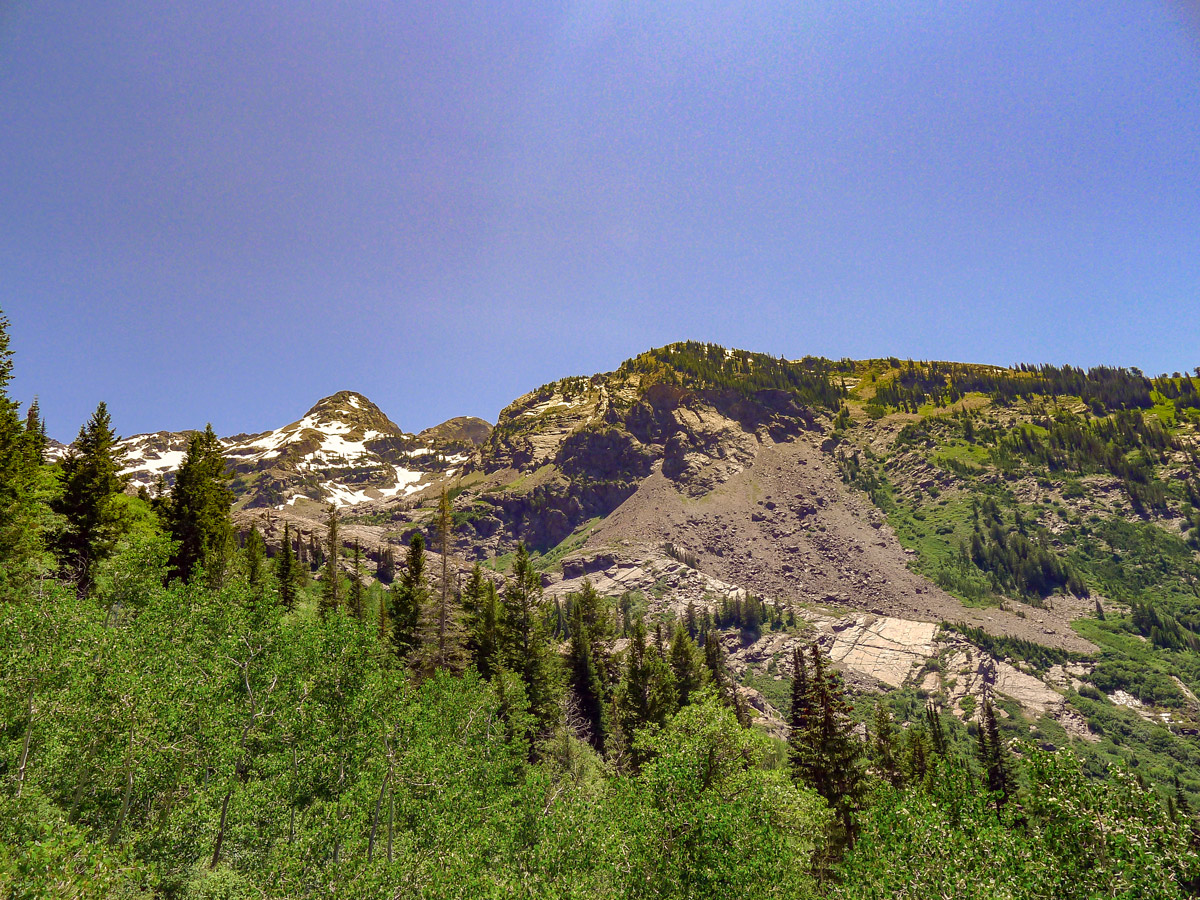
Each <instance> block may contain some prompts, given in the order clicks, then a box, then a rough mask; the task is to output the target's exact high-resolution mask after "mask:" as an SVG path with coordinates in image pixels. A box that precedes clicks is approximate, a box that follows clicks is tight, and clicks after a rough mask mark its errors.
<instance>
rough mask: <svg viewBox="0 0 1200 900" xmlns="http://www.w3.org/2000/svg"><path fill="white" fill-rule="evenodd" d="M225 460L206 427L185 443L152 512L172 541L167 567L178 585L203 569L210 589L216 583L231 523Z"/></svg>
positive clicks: (220, 575) (226, 555)
mask: <svg viewBox="0 0 1200 900" xmlns="http://www.w3.org/2000/svg"><path fill="white" fill-rule="evenodd" d="M228 483H229V476H228V474H227V473H226V470H225V455H224V453H223V451H222V449H221V442H220V440H218V439H217V436H216V434H215V433H214V432H213V429H212V425H209V426H207V427H206V428H205V429H204V431H203V432H197V433H196V434H195V435H193V436H192V439H191V441H189V443H188V449H187V455H186V456H185V457H184V460H183V465H182V466H180V468H179V471H178V472H177V473H176V475H175V485H174V486H173V487H172V488H171V493H170V495H169V496H167V497H160V498H159V503H158V507H159V510H160V513H161V515H162V518H163V521H164V522H165V523H166V525H167V528H168V529H169V530H170V532H171V537H172V538H173V539H174V540H175V541H176V542H177V546H176V550H175V553H174V555H173V556H172V557H171V566H172V568H173V569H174V570H175V573H176V574H177V575H178V576H179V577H180V578H182V579H183V580H185V581H187V580H189V579H190V578H191V577H192V575H193V574H195V572H196V571H197V570H198V569H203V570H204V572H205V574H206V576H207V579H208V581H209V583H210V584H213V585H218V584H221V583H222V582H223V581H224V579H225V569H226V567H227V566H228V564H229V558H230V555H231V553H232V548H233V523H232V522H231V521H230V519H229V509H230V507H231V506H232V505H233V492H232V491H230V490H229V486H228Z"/></svg>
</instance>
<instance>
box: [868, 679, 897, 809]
mask: <svg viewBox="0 0 1200 900" xmlns="http://www.w3.org/2000/svg"><path fill="white" fill-rule="evenodd" d="M871 750H872V756H873V757H874V758H873V760H872V762H873V763H874V765H875V770H876V771H877V772H878V773H879V774H880V776H882V777H883V778H885V779H886V780H887V781H888V783H889V784H891V786H892V787H897V788H898V787H903V786H904V776H903V774H902V773H901V771H900V766H899V763H898V761H897V755H896V724H895V722H893V721H892V714H891V713H890V712H889V711H888V709H887V707H886V706H884V705H883V701H882V700H876V701H875V728H874V734H872V736H871Z"/></svg>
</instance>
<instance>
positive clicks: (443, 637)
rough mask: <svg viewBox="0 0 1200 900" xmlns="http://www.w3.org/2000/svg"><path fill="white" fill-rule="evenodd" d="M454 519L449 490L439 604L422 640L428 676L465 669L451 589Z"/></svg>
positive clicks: (443, 507) (444, 501) (441, 525)
mask: <svg viewBox="0 0 1200 900" xmlns="http://www.w3.org/2000/svg"><path fill="white" fill-rule="evenodd" d="M453 521H454V520H453V516H452V513H451V509H450V500H449V498H448V496H447V494H446V488H445V487H444V486H443V487H442V495H441V497H440V499H439V500H438V518H437V524H438V529H437V533H438V550H439V551H440V553H441V559H442V574H441V579H440V584H439V586H438V592H437V601H436V603H435V604H434V605H433V606H432V607H431V608H430V609H429V610H427V611H423V612H424V614H425V617H426V623H425V628H424V635H423V636H422V642H421V643H422V663H421V670H422V671H423V672H424V673H425V674H427V675H429V674H433V673H434V672H436V671H438V670H442V669H444V670H446V671H449V672H453V673H455V674H457V673H460V672H462V670H463V668H464V667H465V665H466V651H465V649H464V643H465V636H464V634H463V627H462V621H461V615H460V611H459V604H458V602H457V597H456V596H455V592H454V591H453V590H452V589H451V587H450V546H451V532H452V528H453Z"/></svg>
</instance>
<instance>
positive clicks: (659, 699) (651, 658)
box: [617, 620, 678, 766]
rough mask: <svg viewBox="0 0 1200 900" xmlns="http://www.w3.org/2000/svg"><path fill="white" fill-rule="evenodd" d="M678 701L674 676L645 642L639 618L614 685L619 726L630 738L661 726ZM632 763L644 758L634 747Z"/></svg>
mask: <svg viewBox="0 0 1200 900" xmlns="http://www.w3.org/2000/svg"><path fill="white" fill-rule="evenodd" d="M677 703H678V693H677V690H676V686H675V675H674V673H673V672H672V671H671V667H670V666H669V665H668V664H667V661H666V660H665V659H663V657H662V654H661V653H659V652H658V648H657V647H655V646H654V645H653V644H649V645H647V643H646V626H645V625H643V624H642V622H641V621H640V620H638V621H635V622H634V623H633V626H632V628H631V629H630V636H629V646H628V647H627V648H626V649H625V671H624V674H623V675H622V677H621V683H620V685H619V686H618V687H617V706H618V709H619V710H620V716H621V729H622V731H624V733H625V735H626V736H627V737H629V738H631V739H632V738H633V737H635V736H636V734H637V732H638V731H640V730H641V729H643V728H645V727H647V726H655V727H662V726H663V725H665V724H666V722H667V719H668V718H669V717H670V716H672V715H673V714H674V713H675V711H676V709H677ZM632 757H633V761H634V764H635V765H639V766H640V765H641V764H643V763H644V762H645V761H646V757H645V754H644V753H643V752H642V751H641V750H639V749H637V747H636V746H635V747H634V749H633V754H632Z"/></svg>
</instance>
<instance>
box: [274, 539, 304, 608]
mask: <svg viewBox="0 0 1200 900" xmlns="http://www.w3.org/2000/svg"><path fill="white" fill-rule="evenodd" d="M275 578H276V579H277V580H278V581H279V600H280V602H282V603H283V605H284V608H285V609H294V608H295V606H296V595H297V593H298V592H299V588H298V583H299V580H300V564H299V562H298V561H297V560H296V555H295V554H294V553H293V552H292V526H291V523H289V522H284V523H283V543H282V544H281V545H280V547H279V557H278V559H276V560H275Z"/></svg>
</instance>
